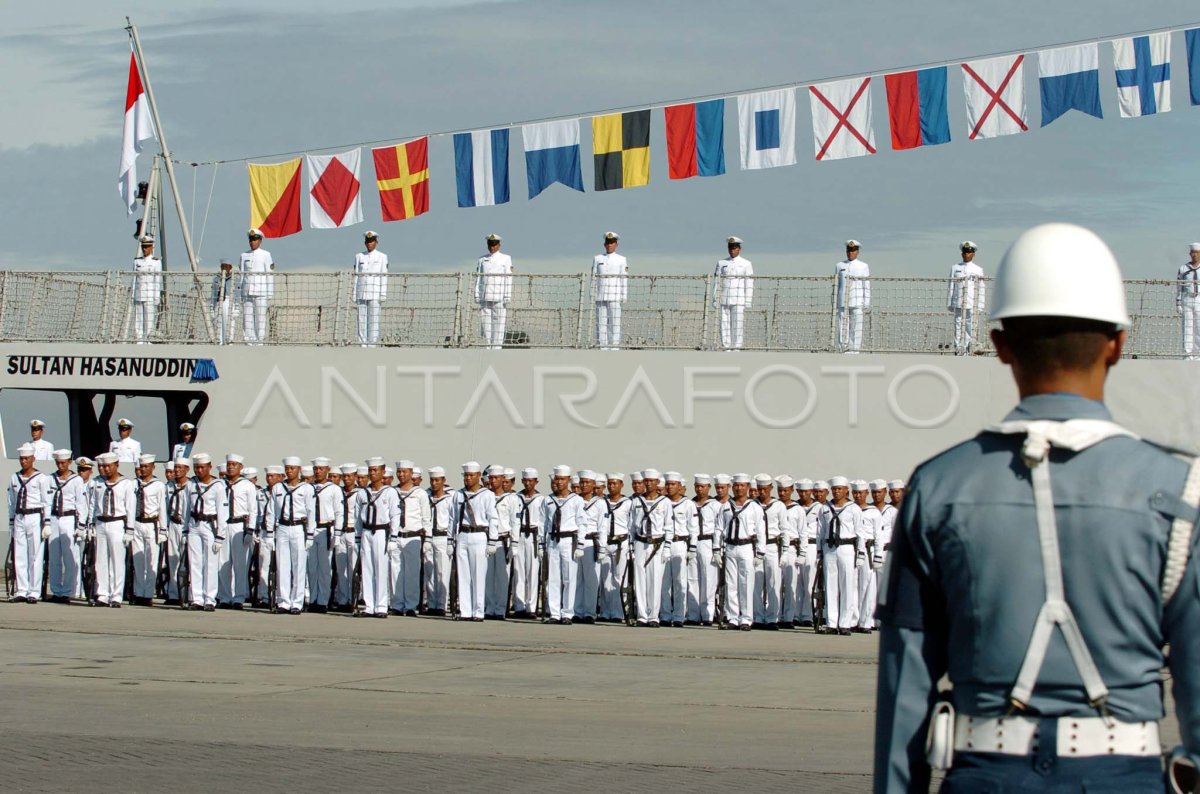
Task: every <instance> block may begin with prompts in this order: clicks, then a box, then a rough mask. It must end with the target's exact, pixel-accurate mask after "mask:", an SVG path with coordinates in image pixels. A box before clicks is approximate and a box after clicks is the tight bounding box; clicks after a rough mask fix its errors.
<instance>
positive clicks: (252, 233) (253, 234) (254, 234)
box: [246, 229, 263, 237]
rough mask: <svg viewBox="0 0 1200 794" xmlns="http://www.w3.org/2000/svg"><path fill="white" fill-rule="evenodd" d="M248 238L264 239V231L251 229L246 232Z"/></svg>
mask: <svg viewBox="0 0 1200 794" xmlns="http://www.w3.org/2000/svg"><path fill="white" fill-rule="evenodd" d="M246 236H247V237H262V236H263V233H262V229H250V230H249V231H247V232H246Z"/></svg>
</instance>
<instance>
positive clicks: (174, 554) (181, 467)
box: [166, 456, 192, 606]
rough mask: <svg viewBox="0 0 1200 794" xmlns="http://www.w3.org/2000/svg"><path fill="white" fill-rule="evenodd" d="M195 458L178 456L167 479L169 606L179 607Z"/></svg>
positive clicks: (167, 602) (185, 594) (167, 603)
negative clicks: (182, 562)
mask: <svg viewBox="0 0 1200 794" xmlns="http://www.w3.org/2000/svg"><path fill="white" fill-rule="evenodd" d="M191 468H192V459H191V458H187V457H179V456H177V457H176V458H175V462H174V468H173V469H172V475H173V476H172V477H171V479H170V480H169V482H167V507H166V512H167V600H166V605H167V606H179V605H180V603H181V601H180V594H179V563H180V561H181V559H182V556H183V544H184V543H185V542H186V538H184V536H183V530H184V525H185V524H186V523H187V514H188V511H189V510H190V506H189V504H188V482H189V481H190V479H191ZM183 595H184V596H185V597H186V596H187V595H188V594H187V593H184V594H183Z"/></svg>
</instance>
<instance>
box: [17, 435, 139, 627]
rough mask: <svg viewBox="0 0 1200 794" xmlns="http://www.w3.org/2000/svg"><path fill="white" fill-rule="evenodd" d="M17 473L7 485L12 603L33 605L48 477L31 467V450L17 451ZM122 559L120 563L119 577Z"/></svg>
mask: <svg viewBox="0 0 1200 794" xmlns="http://www.w3.org/2000/svg"><path fill="white" fill-rule="evenodd" d="M17 459H18V461H19V462H20V465H21V470H20V471H18V472H15V473H14V474H13V476H12V477H11V478H10V479H9V482H8V533H9V537H10V538H11V539H12V540H11V541H10V542H11V543H12V548H13V566H14V568H15V569H16V592H15V593H14V594H13V596H12V599H11V600H12V601H14V602H17V601H22V602H25V601H27V602H29V603H30V604H36V603H37V601H38V599H39V598H41V597H42V559H43V550H44V546H43V543H42V541H44V540H48V539H49V538H50V534H51V529H50V510H51V503H52V501H53V495H54V485H53V482H52V479H53V478H52V477H50V476H49V475H46V474H43V473H41V472H40V471H38V470H37V469H35V468H34V467H33V462H34V457H33V446H32V445H30V444H22V445H21V446H19V447H17ZM124 564H125V560H124V558H122V559H121V565H122V573H123V572H124Z"/></svg>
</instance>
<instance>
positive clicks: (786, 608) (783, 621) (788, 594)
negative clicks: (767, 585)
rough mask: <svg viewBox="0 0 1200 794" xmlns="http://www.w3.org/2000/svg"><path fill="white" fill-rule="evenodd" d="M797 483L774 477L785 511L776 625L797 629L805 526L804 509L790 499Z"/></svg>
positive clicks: (786, 476) (787, 478)
mask: <svg viewBox="0 0 1200 794" xmlns="http://www.w3.org/2000/svg"><path fill="white" fill-rule="evenodd" d="M795 485H796V482H795V480H793V479H792V478H791V477H789V476H788V475H786V474H782V475H780V476H778V477H776V478H775V487H776V488H777V489H778V490H777V493H778V494H779V502H780V503H781V504H782V505H783V506H784V509H785V510H786V511H787V520H786V521H785V522H784V525H783V526H784V533H783V535H784V542H783V546H782V549H781V552H780V557H779V576H780V581H781V582H782V590H783V598H782V606H781V609H782V611H781V612H780V616H779V617H780V620H779V624H780V626H782V627H791V628H798V627H799V626H800V602H801V598H800V529H801V527H802V526H803V525H804V508H803V507H801V506H800V503H799V502H797V501H795V500H794V499H793V498H792V495H793V494H794V493H795Z"/></svg>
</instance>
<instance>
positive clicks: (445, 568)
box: [422, 466, 454, 617]
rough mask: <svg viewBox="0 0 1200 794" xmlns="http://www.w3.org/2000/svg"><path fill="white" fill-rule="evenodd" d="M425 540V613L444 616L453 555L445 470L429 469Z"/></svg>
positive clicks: (448, 605) (452, 500) (447, 604)
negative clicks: (427, 518) (427, 531)
mask: <svg viewBox="0 0 1200 794" xmlns="http://www.w3.org/2000/svg"><path fill="white" fill-rule="evenodd" d="M426 493H427V494H428V495H429V522H430V523H429V536H428V538H426V542H425V544H424V548H423V549H422V553H423V554H424V555H425V582H424V587H425V612H426V614H429V615H437V616H440V617H445V616H446V610H447V609H449V608H450V566H451V565H452V564H453V555H452V554H451V546H450V521H451V510H450V508H451V507H452V506H453V502H454V494H453V493H450V492H448V491H447V490H446V470H445V469H444V468H442V467H441V466H430V467H429V489H428V490H427V491H426Z"/></svg>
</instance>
